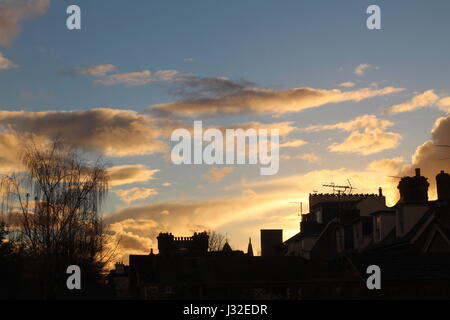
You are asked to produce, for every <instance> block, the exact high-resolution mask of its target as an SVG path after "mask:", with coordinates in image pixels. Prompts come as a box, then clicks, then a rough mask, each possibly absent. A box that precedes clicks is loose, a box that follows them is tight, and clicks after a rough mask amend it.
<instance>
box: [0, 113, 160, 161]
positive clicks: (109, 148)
mask: <svg viewBox="0 0 450 320" xmlns="http://www.w3.org/2000/svg"><path fill="white" fill-rule="evenodd" d="M0 128H3V129H7V130H12V131H14V132H17V133H28V134H34V135H36V136H40V137H44V138H48V139H58V138H64V141H65V142H66V143H68V144H72V145H74V146H76V147H78V148H81V149H83V150H86V151H95V152H102V153H104V154H106V155H109V156H128V155H144V154H152V153H155V152H163V151H165V150H166V147H167V146H166V144H165V143H163V142H161V141H160V140H159V139H158V138H159V136H160V135H162V134H163V131H162V129H160V128H159V127H158V124H157V123H156V121H155V120H154V119H152V118H151V117H149V116H147V115H142V114H139V113H137V112H135V111H132V110H115V109H107V108H103V109H90V110H85V111H42V112H29V111H0Z"/></svg>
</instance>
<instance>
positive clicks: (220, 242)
mask: <svg viewBox="0 0 450 320" xmlns="http://www.w3.org/2000/svg"><path fill="white" fill-rule="evenodd" d="M208 236H209V239H208V251H221V250H222V249H223V246H224V244H225V236H224V235H223V234H221V233H218V232H216V231H212V230H210V231H208Z"/></svg>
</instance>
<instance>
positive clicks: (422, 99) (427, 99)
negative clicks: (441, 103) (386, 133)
mask: <svg viewBox="0 0 450 320" xmlns="http://www.w3.org/2000/svg"><path fill="white" fill-rule="evenodd" d="M438 100H439V96H438V95H437V94H435V93H434V91H433V90H427V91H425V92H424V93H421V94H419V95H416V96H415V97H413V98H412V99H411V100H409V101H407V102H405V103H401V104H396V105H393V106H391V107H389V108H388V109H387V110H386V113H390V114H394V113H401V112H408V111H412V110H416V109H419V108H425V107H430V106H432V105H434V104H435V103H436V102H437V101H438Z"/></svg>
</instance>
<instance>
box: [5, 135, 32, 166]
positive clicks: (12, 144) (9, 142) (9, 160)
mask: <svg viewBox="0 0 450 320" xmlns="http://www.w3.org/2000/svg"><path fill="white" fill-rule="evenodd" d="M29 136H30V135H28V136H27V137H23V136H19V135H17V134H15V133H14V132H5V131H3V132H1V131H0V174H9V173H12V172H14V171H18V170H20V169H21V168H22V165H21V163H22V161H21V160H22V159H21V155H22V151H23V149H22V148H23V142H24V140H26V139H27V138H28V137H29ZM12 150H14V152H12Z"/></svg>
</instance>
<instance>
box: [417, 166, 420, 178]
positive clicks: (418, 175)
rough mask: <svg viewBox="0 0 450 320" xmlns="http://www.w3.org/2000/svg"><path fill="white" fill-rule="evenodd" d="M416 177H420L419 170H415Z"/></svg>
mask: <svg viewBox="0 0 450 320" xmlns="http://www.w3.org/2000/svg"><path fill="white" fill-rule="evenodd" d="M416 177H420V168H416Z"/></svg>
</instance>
